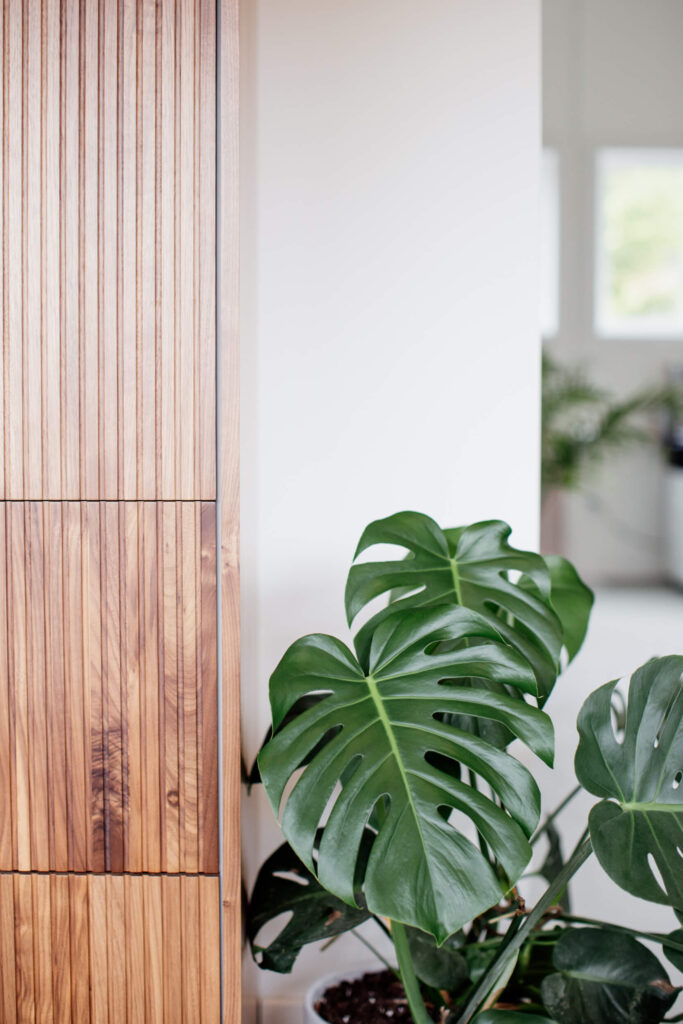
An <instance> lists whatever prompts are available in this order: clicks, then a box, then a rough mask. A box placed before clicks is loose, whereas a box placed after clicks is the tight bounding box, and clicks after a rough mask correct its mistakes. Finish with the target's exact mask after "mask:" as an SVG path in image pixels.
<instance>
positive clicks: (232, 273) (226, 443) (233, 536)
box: [217, 0, 242, 1024]
mask: <svg viewBox="0 0 683 1024" xmlns="http://www.w3.org/2000/svg"><path fill="white" fill-rule="evenodd" d="M218 2H219V3H220V9H219V19H220V32H219V41H220V52H219V54H218V61H219V78H218V81H219V88H220V111H221V116H220V121H219V124H218V143H217V144H218V146H219V147H220V153H221V179H220V181H219V183H218V187H219V193H220V200H219V203H220V208H219V224H218V238H219V245H220V250H221V251H220V271H221V272H220V281H219V284H218V287H219V289H220V292H219V308H220V322H219V325H218V334H219V337H218V346H219V348H218V351H219V370H218V373H219V381H218V394H219V402H220V410H221V422H220V438H219V451H218V479H219V487H220V509H221V520H220V523H219V537H220V539H219V555H218V564H219V570H218V581H219V582H218V586H219V587H220V588H221V589H220V601H219V609H220V621H219V629H220V631H221V649H222V663H221V665H220V666H219V672H220V679H221V692H222V746H223V749H222V758H221V762H222V763H221V765H220V771H221V775H222V783H223V786H222V791H223V792H222V801H223V834H222V836H221V840H220V841H221V843H222V850H223V869H222V877H221V909H222V917H223V937H224V941H223V965H222V967H223V995H224V998H223V1021H224V1024H233V1022H234V1021H237V1020H239V1019H240V1017H241V1013H242V1006H241V1002H242V978H241V939H240V935H241V878H240V876H241V868H240V852H239V851H240V764H239V753H238V752H239V749H240V656H239V636H240V614H239V0H218Z"/></svg>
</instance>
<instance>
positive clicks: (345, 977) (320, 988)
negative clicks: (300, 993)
mask: <svg viewBox="0 0 683 1024" xmlns="http://www.w3.org/2000/svg"><path fill="white" fill-rule="evenodd" d="M374 970H377V967H376V966H374V965H372V964H366V966H365V967H352V968H350V969H349V970H347V971H337V972H336V973H335V974H328V975H326V977H324V978H321V979H320V980H319V981H316V982H315V983H314V984H313V985H311V987H310V988H309V990H308V992H307V993H306V998H305V1000H304V1024H327V1021H325V1020H323V1018H322V1017H321V1016H320V1014H319V1013H316V1012H315V1004H316V1003H317V1002H318V1000H319V999H320V998H321V996H322V995H323V993H324V992H325V990H326V989H328V988H330V986H332V985H336V984H337V983H338V982H340V981H355V979H356V978H362V977H363V975H364V974H367V973H368V971H374Z"/></svg>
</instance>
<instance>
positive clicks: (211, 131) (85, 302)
mask: <svg viewBox="0 0 683 1024" xmlns="http://www.w3.org/2000/svg"><path fill="white" fill-rule="evenodd" d="M216 2H218V3H219V5H220V8H221V9H220V11H219V10H217V8H216ZM236 19H237V7H236V2H234V0H6V2H5V3H4V4H3V5H2V11H1V12H0V83H1V86H2V104H1V108H0V115H1V119H2V129H3V131H2V153H1V159H0V205H1V206H2V237H1V244H2V270H1V273H0V309H1V312H2V316H1V324H2V344H1V345H0V1017H1V1018H2V1020H3V1021H6V1022H12V1024H15V1022H17V1024H24V1022H27V1024H28V1022H30V1024H38V1022H43V1021H49V1022H51V1024H61V1022H72V1024H88V1022H93V1024H100V1022H107V1024H120V1022H122V1021H124V1022H125V1021H127V1022H128V1024H148V1022H150V1024H151V1022H159V1024H173V1022H178V1024H211V1022H215V1024H218V1021H219V1018H220V1002H221V976H223V978H224V979H225V980H224V993H223V994H224V1014H223V1020H224V1021H225V1022H226V1024H237V1022H238V1020H239V950H240V935H239V849H238V843H239V840H238V832H239V802H238V772H239V767H238V766H239V752H238V743H239V728H238V715H239V705H238V695H237V694H238V690H237V685H238V679H237V677H238V668H237V665H238V655H237V652H238V649H239V637H238V620H237V559H236V537H237V437H236V422H237V419H236V417H237V410H236V395H237V361H236V306H235V291H236V280H237V274H236V266H235V264H236V220H235V197H236V162H235V160H234V154H235V152H236V84H235V83H236V59H237V20H236ZM221 25H222V26H223V28H221ZM219 64H220V66H221V68H222V69H223V72H222V75H219V74H218V72H219ZM217 86H218V87H220V89H221V96H222V97H223V98H224V105H223V112H222V121H221V124H219V123H218V121H217V112H218V111H219V109H220V106H219V104H217V101H216V97H217ZM219 149H220V151H221V152H223V150H224V149H225V151H226V154H227V156H226V159H225V161H224V163H223V170H222V176H221V178H220V179H219V180H217V177H216V167H217V159H216V158H217V153H218V151H219ZM218 166H220V165H218ZM222 232H227V235H228V237H222ZM218 254H220V256H221V260H219V258H218ZM221 261H222V262H221ZM219 266H220V268H221V269H220V274H219V275H217V268H218V267H219ZM217 296H218V299H219V301H218V302H217ZM222 303H223V304H225V309H223V308H222ZM218 396H221V397H220V400H221V401H222V402H223V403H226V402H227V410H226V412H225V413H224V416H223V418H222V419H221V418H220V417H217V408H218V407H219V406H218ZM219 420H220V422H221V424H222V426H221V432H220V434H217V422H218V421H219ZM219 494H220V501H218V500H217V498H218V496H219ZM222 608H223V609H224V611H222V610H221V609H222ZM219 616H220V618H219ZM219 622H220V626H221V630H220V633H221V636H220V644H219V629H218V625H219ZM221 647H222V651H223V657H222V662H221V664H220V665H219V664H218V660H217V659H218V656H219V654H220V651H221ZM219 680H220V686H221V687H222V689H223V699H222V702H221V701H220V700H219ZM221 711H222V713H223V728H222V729H221V728H219V716H220V714H221ZM221 736H222V742H221ZM221 775H222V783H221V786H219V779H220V778H221ZM219 789H222V794H223V798H224V807H223V811H224V813H223V814H222V815H221V814H219ZM223 821H224V822H225V827H224V831H223V834H221V833H220V830H219V823H220V822H223ZM221 846H222V850H223V859H224V861H225V863H226V865H227V867H226V870H225V872H224V873H223V876H222V877H221V873H220V872H219V861H220V859H221V858H220V856H219V851H220V850H221ZM221 914H222V915H223V922H224V927H225V929H226V932H225V941H224V942H223V950H224V963H223V968H222V970H221V942H220V938H219V932H220V918H221Z"/></svg>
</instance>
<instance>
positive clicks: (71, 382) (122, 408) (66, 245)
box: [0, 0, 216, 500]
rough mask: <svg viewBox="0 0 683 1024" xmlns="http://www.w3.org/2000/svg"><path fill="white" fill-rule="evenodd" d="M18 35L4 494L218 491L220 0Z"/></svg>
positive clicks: (1, 353) (39, 4)
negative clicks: (217, 5)
mask: <svg viewBox="0 0 683 1024" xmlns="http://www.w3.org/2000/svg"><path fill="white" fill-rule="evenodd" d="M0 35H1V40H0V51H1V52H0V63H1V65H2V86H3V88H2V104H1V106H0V119H1V120H2V160H0V206H1V207H2V211H1V212H2V255H3V258H2V270H1V272H0V303H1V305H2V317H1V318H0V320H1V323H2V343H1V344H0V360H1V364H0V449H1V450H2V456H3V457H2V466H1V467H0V500H2V499H9V500H25V499H35V500H45V499H49V500H67V499H72V500H77V499H83V500H98V499H107V500H117V499H118V500H120V499H128V500H133V499H137V500H140V499H145V500H161V499H163V500H179V499H183V500H200V499H201V500H214V499H215V497H216V467H215V461H216V444H215V436H214V434H215V431H214V424H215V409H216V403H215V352H216V348H215V303H214V301H213V289H214V285H213V281H214V277H215V265H216V261H215V189H214V170H213V167H214V163H215V102H214V89H213V88H212V79H213V75H214V73H215V51H216V32H215V0H197V2H196V3H195V2H194V0H179V2H178V3H177V4H176V3H173V2H172V0H162V2H158V3H157V2H156V0H139V2H138V0H119V2H118V3H113V2H112V3H98V2H95V0H93V2H87V3H83V2H81V0H26V2H24V3H8V4H5V5H3V10H2V16H1V17H0Z"/></svg>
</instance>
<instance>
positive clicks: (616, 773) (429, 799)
mask: <svg viewBox="0 0 683 1024" xmlns="http://www.w3.org/2000/svg"><path fill="white" fill-rule="evenodd" d="M509 535H510V528H509V527H508V526H507V525H506V524H504V523H502V522H497V521H494V522H484V523H477V524H475V525H473V526H467V527H460V528H458V529H451V530H442V529H441V528H440V527H439V526H438V525H437V524H436V523H435V522H434V520H432V519H430V518H429V517H428V516H425V515H421V514H419V513H416V512H402V513H399V514H398V515H394V516H391V517H389V518H387V519H383V520H380V521H377V522H374V523H372V524H371V525H370V526H368V527H367V529H366V530H365V532H364V533H363V535H362V537H361V539H360V542H359V545H358V549H357V552H356V559H357V558H358V556H360V555H362V554H363V553H364V552H365V551H366V550H367V549H369V548H371V547H373V546H374V545H378V544H381V545H383V546H386V545H394V546H396V547H397V549H398V550H397V558H396V559H393V560H387V561H361V562H356V564H354V565H353V566H352V567H351V570H350V572H349V577H348V582H347V587H346V610H347V616H348V620H349V624H350V625H352V624H353V623H354V622H355V620H356V617H357V616H358V615H359V614H360V613H361V612H363V611H364V610H366V608H367V606H368V605H369V603H370V602H372V601H374V600H375V599H376V598H378V597H380V596H381V595H385V596H386V598H387V600H386V603H385V604H384V606H383V607H382V608H381V609H380V610H379V611H377V610H375V611H374V612H373V613H372V614H371V615H370V617H368V618H366V620H365V622H364V623H363V624H362V625H361V627H360V629H358V631H357V632H356V635H355V637H354V649H353V650H352V649H351V648H349V647H348V646H347V645H346V644H345V643H343V642H342V641H341V640H339V639H336V638H334V637H330V636H325V635H320V634H312V635H310V636H306V637H303V638H302V639H300V640H297V641H296V642H295V643H294V644H292V646H291V647H290V648H289V650H288V651H286V653H285V654H284V656H283V658H282V660H281V661H280V663H279V665H278V666H277V668H276V669H275V671H274V672H273V675H272V677H271V681H270V701H271V709H272V730H271V734H270V736H269V738H268V739H267V742H266V743H265V745H264V746H263V748H262V750H261V753H260V755H259V758H258V768H257V769H256V770H255V771H254V773H253V778H254V779H256V778H260V779H261V781H262V782H263V784H264V785H265V789H266V792H267V795H268V798H269V800H270V802H271V804H272V806H273V809H274V811H275V813H276V815H277V816H278V818H279V820H280V824H281V827H282V831H283V833H284V835H285V838H286V840H287V842H286V843H285V844H284V845H283V846H282V847H280V848H279V850H277V851H276V852H275V853H274V854H273V855H272V856H271V857H270V858H269V859H268V861H267V862H266V863H265V864H264V866H263V868H262V869H261V872H260V873H259V877H258V879H257V882H256V886H255V889H254V892H253V895H252V898H251V902H250V910H249V917H248V932H249V938H250V941H251V943H252V949H253V951H254V954H255V956H256V958H257V960H258V961H259V962H260V963H261V965H262V966H263V967H266V968H269V969H273V970H279V971H288V970H291V968H292V965H293V963H294V961H295V959H296V957H297V955H298V953H299V951H300V949H301V948H302V947H303V946H304V945H305V944H306V943H308V942H313V941H318V940H327V941H331V940H333V939H334V938H335V937H336V936H338V935H339V934H341V933H342V932H344V931H354V930H355V929H356V928H357V927H358V926H359V925H361V924H363V923H364V922H365V921H367V920H374V921H375V922H376V924H377V926H378V927H379V928H380V929H381V930H382V931H383V932H385V933H386V934H388V935H390V937H391V939H392V941H393V944H394V949H395V953H396V958H397V962H398V973H399V975H400V979H401V981H402V983H403V986H404V989H405V995H406V998H407V1000H408V1004H409V1007H410V1013H411V1014H412V1019H413V1021H414V1022H415V1024H426V1022H427V1021H432V1020H441V1021H447V1022H449V1024H467V1022H469V1021H474V1020H476V1021H477V1022H478V1024H495V1022H496V1021H499V1020H500V1021H501V1024H505V1021H507V1024H515V1022H516V1021H524V1022H528V1024H533V1022H534V1021H541V1022H542V1021H546V1022H547V1021H555V1022H558V1024H600V1022H607V1021H621V1022H624V1024H656V1022H658V1021H661V1020H663V1019H664V1017H665V1014H666V1013H667V1012H668V1011H669V1009H670V1007H671V1006H672V1004H673V1002H674V1000H675V998H676V995H677V990H676V989H675V988H674V987H673V986H672V985H671V983H670V980H669V978H668V976H667V973H666V971H665V970H664V968H663V967H662V965H661V964H660V962H659V961H658V959H657V958H656V957H655V955H654V954H653V953H652V952H650V950H648V949H647V948H646V947H645V946H643V945H642V944H641V942H640V941H639V939H641V938H646V939H650V940H653V941H656V942H657V943H659V944H660V945H661V946H662V948H663V950H664V953H665V955H666V956H667V957H669V959H670V960H671V961H672V962H673V963H674V964H676V965H678V966H680V965H681V963H683V930H674V931H672V933H671V934H670V935H660V934H653V933H648V932H644V931H642V930H637V929H628V928H623V927H617V926H615V925H609V924H605V923H602V922H594V921H587V920H586V919H579V918H576V917H572V916H571V915H570V913H569V912H568V903H567V897H566V890H567V884H568V882H569V880H570V878H571V877H572V876H573V874H574V873H575V872H576V871H577V870H578V869H579V867H580V866H581V865H582V864H583V862H584V861H585V860H586V859H587V858H588V857H589V856H590V855H591V853H592V852H593V851H594V852H595V855H596V856H597V858H598V860H599V862H600V864H601V865H602V867H603V868H604V869H605V871H606V872H607V874H608V875H609V876H610V877H611V878H612V879H613V880H614V881H615V882H616V883H617V884H618V885H620V886H622V888H625V889H627V890H628V891H630V892H632V893H634V894H636V895H638V896H641V897H643V898H644V899H649V900H653V901H655V902H658V903H666V904H668V905H670V906H671V907H672V908H673V909H674V911H675V912H676V913H677V914H679V915H681V920H683V859H682V855H681V835H683V786H681V785H680V783H681V779H682V774H683V731H682V730H681V716H682V714H683V692H682V683H681V677H682V674H683V657H675V656H673V657H669V658H660V659H657V660H654V661H651V662H649V663H648V664H647V665H645V666H644V667H643V668H641V669H639V670H638V671H637V672H636V673H635V674H634V676H633V678H632V679H631V682H630V687H629V693H628V698H627V700H626V702H625V705H624V707H623V708H621V709H619V708H618V706H617V705H616V703H615V699H614V693H615V685H616V684H614V683H610V684H608V685H607V686H603V687H601V688H600V689H598V690H596V691H595V692H594V693H593V694H592V695H591V696H590V697H589V698H588V700H587V701H586V703H585V705H584V708H583V710H582V712H581V715H580V717H579V722H578V728H579V733H580V742H579V747H578V751H577V755H576V771H577V776H578V780H579V783H580V786H582V787H583V788H584V789H586V790H588V791H589V792H591V793H593V794H594V795H595V796H597V797H599V798H600V802H599V803H597V804H596V806H595V807H594V808H593V810H592V812H591V815H590V820H589V823H588V827H587V829H586V833H585V835H584V836H583V837H582V838H581V840H580V842H579V843H578V845H577V847H576V849H575V850H574V852H573V853H572V854H571V855H570V856H569V857H568V858H567V859H566V861H565V860H564V859H563V857H562V854H561V845H560V842H559V837H558V834H557V831H556V828H555V819H556V814H555V813H554V814H551V815H549V816H548V817H547V818H546V819H545V821H544V822H543V823H542V824H541V825H539V821H540V814H541V801H540V795H539V790H538V787H537V785H536V782H535V780H534V777H533V773H532V772H531V771H530V770H529V768H528V767H526V766H525V765H524V764H522V762H521V761H520V760H518V758H517V757H516V756H515V755H514V754H513V753H512V752H511V751H510V750H509V749H508V748H509V746H510V744H511V742H512V741H513V740H518V741H520V742H521V743H522V744H523V745H524V746H525V747H526V748H527V749H528V751H530V752H531V753H532V754H533V755H535V756H536V757H538V758H540V759H541V760H542V761H543V762H545V763H546V764H552V760H553V725H552V722H551V719H550V717H549V716H548V714H547V712H546V711H545V710H544V707H545V703H546V701H547V698H548V696H549V695H550V693H551V691H552V688H553V686H554V684H555V682H556V680H557V678H558V676H559V674H560V671H561V669H562V667H563V665H564V664H565V663H566V662H567V660H569V659H571V658H572V657H573V656H574V655H575V654H576V653H577V651H578V649H579V648H580V646H581V643H582V640H583V637H584V635H585V632H586V628H587V623H588V618H589V614H590V609H591V605H592V594H591V593H590V591H589V590H588V588H587V587H586V586H585V585H584V584H583V583H582V581H581V580H580V578H579V577H578V575H577V573H576V572H575V570H574V569H573V567H572V566H571V565H570V564H569V563H568V562H567V561H565V560H564V559H560V558H545V557H541V556H540V555H537V554H534V553H531V552H526V551H520V550H517V549H515V548H513V547H512V546H511V545H510V544H509V540H508V538H509ZM619 710H621V712H622V714H621V716H619V715H618V714H617V712H618V711H619ZM619 718H621V720H620V721H619ZM615 729H616V732H615ZM566 803H567V801H563V804H562V805H561V806H562V807H563V806H565V805H566ZM543 835H545V836H546V837H547V838H548V839H549V840H550V841H549V843H548V847H549V854H548V856H547V858H546V862H545V863H544V864H543V866H542V867H541V873H542V874H543V875H544V876H545V877H546V878H547V879H548V882H549V885H548V888H547V890H546V891H545V893H544V894H543V895H542V896H541V898H540V900H539V901H538V902H537V904H536V905H535V906H534V907H533V908H528V907H527V906H526V905H525V903H524V901H523V899H522V897H521V895H520V893H519V890H518V889H517V883H518V882H519V881H520V879H521V878H522V876H523V874H524V871H525V869H526V868H527V865H528V864H529V861H530V859H531V856H532V849H533V846H534V844H535V843H536V841H537V840H538V839H539V837H541V836H543ZM283 913H287V914H288V920H287V923H286V925H285V926H284V928H283V929H282V930H281V931H280V933H279V934H278V935H277V936H276V938H275V939H273V940H272V941H271V942H269V943H268V944H267V945H263V944H260V943H259V936H260V933H261V931H262V928H263V927H264V925H266V924H267V923H268V922H270V921H274V919H275V918H276V917H278V916H279V915H281V914H283ZM586 925H588V927H586ZM363 941H366V942H367V940H366V939H364V940H363ZM503 1015H505V1016H503Z"/></svg>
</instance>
